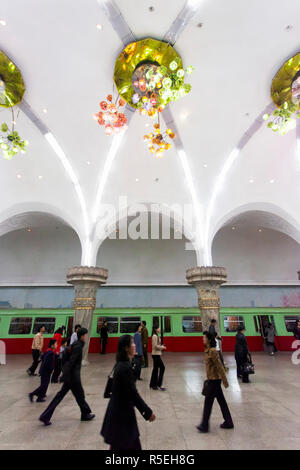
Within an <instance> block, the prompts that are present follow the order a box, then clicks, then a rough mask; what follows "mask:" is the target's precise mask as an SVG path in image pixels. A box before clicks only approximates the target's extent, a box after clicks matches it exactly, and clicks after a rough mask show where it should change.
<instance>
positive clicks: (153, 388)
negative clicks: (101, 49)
mask: <svg viewBox="0 0 300 470" xmlns="http://www.w3.org/2000/svg"><path fill="white" fill-rule="evenodd" d="M150 388H152V390H158V387H150Z"/></svg>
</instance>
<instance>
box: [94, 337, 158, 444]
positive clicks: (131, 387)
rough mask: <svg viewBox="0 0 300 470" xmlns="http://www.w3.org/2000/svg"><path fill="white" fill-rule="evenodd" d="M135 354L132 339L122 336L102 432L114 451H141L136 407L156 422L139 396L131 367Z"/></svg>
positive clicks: (148, 419) (147, 417)
mask: <svg viewBox="0 0 300 470" xmlns="http://www.w3.org/2000/svg"><path fill="white" fill-rule="evenodd" d="M134 355H135V344H134V341H133V338H132V337H131V336H130V335H123V336H121V337H120V339H119V344H118V352H117V363H116V366H115V369H114V376H113V384H112V396H111V398H110V400H109V403H108V406H107V410H106V413H105V417H104V421H103V425H102V429H101V435H102V436H103V437H104V440H105V442H106V443H107V444H110V450H114V451H119V450H141V443H140V439H139V430H138V426H137V420H136V416H135V411H134V407H136V408H137V409H138V410H139V412H140V413H141V415H142V416H143V417H144V418H145V420H147V421H154V420H155V415H154V414H153V412H152V410H151V409H150V408H149V406H147V405H146V403H145V402H144V401H143V399H142V398H141V397H140V395H139V393H138V391H137V389H136V386H135V377H134V373H133V370H132V365H131V361H132V359H133V357H134Z"/></svg>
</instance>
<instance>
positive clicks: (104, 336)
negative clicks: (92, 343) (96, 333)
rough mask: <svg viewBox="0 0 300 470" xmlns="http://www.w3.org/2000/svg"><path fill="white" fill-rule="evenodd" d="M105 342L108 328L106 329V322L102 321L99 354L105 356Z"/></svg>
mask: <svg viewBox="0 0 300 470" xmlns="http://www.w3.org/2000/svg"><path fill="white" fill-rule="evenodd" d="M107 340H108V327H107V321H104V322H103V325H102V327H101V330H100V344H101V353H100V354H105V351H106V344H107Z"/></svg>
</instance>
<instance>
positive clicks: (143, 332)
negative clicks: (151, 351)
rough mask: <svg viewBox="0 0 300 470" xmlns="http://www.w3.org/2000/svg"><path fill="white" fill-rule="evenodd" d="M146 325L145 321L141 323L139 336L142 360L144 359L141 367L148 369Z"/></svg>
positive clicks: (147, 334)
mask: <svg viewBox="0 0 300 470" xmlns="http://www.w3.org/2000/svg"><path fill="white" fill-rule="evenodd" d="M146 325H147V323H146V322H145V321H142V330H141V336H142V346H143V359H144V364H143V366H142V367H148V344H149V333H148V329H147V326H146Z"/></svg>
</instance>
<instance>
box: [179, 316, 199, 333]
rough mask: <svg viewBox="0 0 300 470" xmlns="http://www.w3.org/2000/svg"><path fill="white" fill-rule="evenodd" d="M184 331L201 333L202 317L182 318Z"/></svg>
mask: <svg viewBox="0 0 300 470" xmlns="http://www.w3.org/2000/svg"><path fill="white" fill-rule="evenodd" d="M182 331H183V332H184V333H201V332H202V320H201V317H200V316H195V317H183V318H182Z"/></svg>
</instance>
